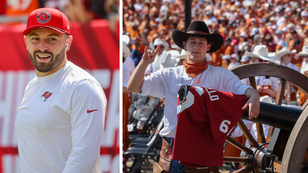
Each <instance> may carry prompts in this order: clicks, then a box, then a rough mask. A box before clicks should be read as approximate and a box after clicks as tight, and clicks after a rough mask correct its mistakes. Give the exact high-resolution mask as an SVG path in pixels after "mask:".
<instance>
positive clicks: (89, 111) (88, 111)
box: [87, 109, 98, 113]
mask: <svg viewBox="0 0 308 173" xmlns="http://www.w3.org/2000/svg"><path fill="white" fill-rule="evenodd" d="M94 111H98V109H93V110H89V109H88V110H87V113H91V112H94Z"/></svg>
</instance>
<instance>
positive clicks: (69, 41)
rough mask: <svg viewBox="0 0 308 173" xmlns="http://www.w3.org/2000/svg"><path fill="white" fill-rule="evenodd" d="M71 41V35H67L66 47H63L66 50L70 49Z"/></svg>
mask: <svg viewBox="0 0 308 173" xmlns="http://www.w3.org/2000/svg"><path fill="white" fill-rule="evenodd" d="M72 42H73V36H72V35H70V36H68V38H67V40H66V47H65V50H66V51H68V50H70V48H71V45H72Z"/></svg>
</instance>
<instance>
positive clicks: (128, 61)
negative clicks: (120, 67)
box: [123, 56, 135, 74]
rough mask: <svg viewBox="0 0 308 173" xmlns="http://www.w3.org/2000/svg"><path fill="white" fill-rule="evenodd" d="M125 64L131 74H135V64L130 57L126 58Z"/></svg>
mask: <svg viewBox="0 0 308 173" xmlns="http://www.w3.org/2000/svg"><path fill="white" fill-rule="evenodd" d="M123 64H124V65H125V66H126V67H127V68H128V71H129V73H130V74H133V71H134V70H135V62H134V60H133V59H132V58H131V57H130V56H128V57H126V58H125V61H124V63H123Z"/></svg>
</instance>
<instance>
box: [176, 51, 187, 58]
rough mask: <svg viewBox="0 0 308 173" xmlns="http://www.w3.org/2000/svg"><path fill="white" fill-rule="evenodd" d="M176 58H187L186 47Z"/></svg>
mask: <svg viewBox="0 0 308 173" xmlns="http://www.w3.org/2000/svg"><path fill="white" fill-rule="evenodd" d="M176 58H179V59H186V58H187V52H186V50H185V49H182V50H181V54H180V55H179V56H177V57H176Z"/></svg>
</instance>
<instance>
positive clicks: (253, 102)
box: [242, 88, 260, 120]
mask: <svg viewBox="0 0 308 173" xmlns="http://www.w3.org/2000/svg"><path fill="white" fill-rule="evenodd" d="M245 95H246V96H247V97H248V98H249V99H248V101H247V102H246V104H245V105H244V106H243V107H242V109H244V110H245V109H246V108H247V107H248V106H249V113H248V116H249V119H250V120H251V119H252V118H257V117H258V115H259V112H260V95H259V93H258V92H257V91H256V90H254V89H252V88H249V89H247V91H246V92H245Z"/></svg>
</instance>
